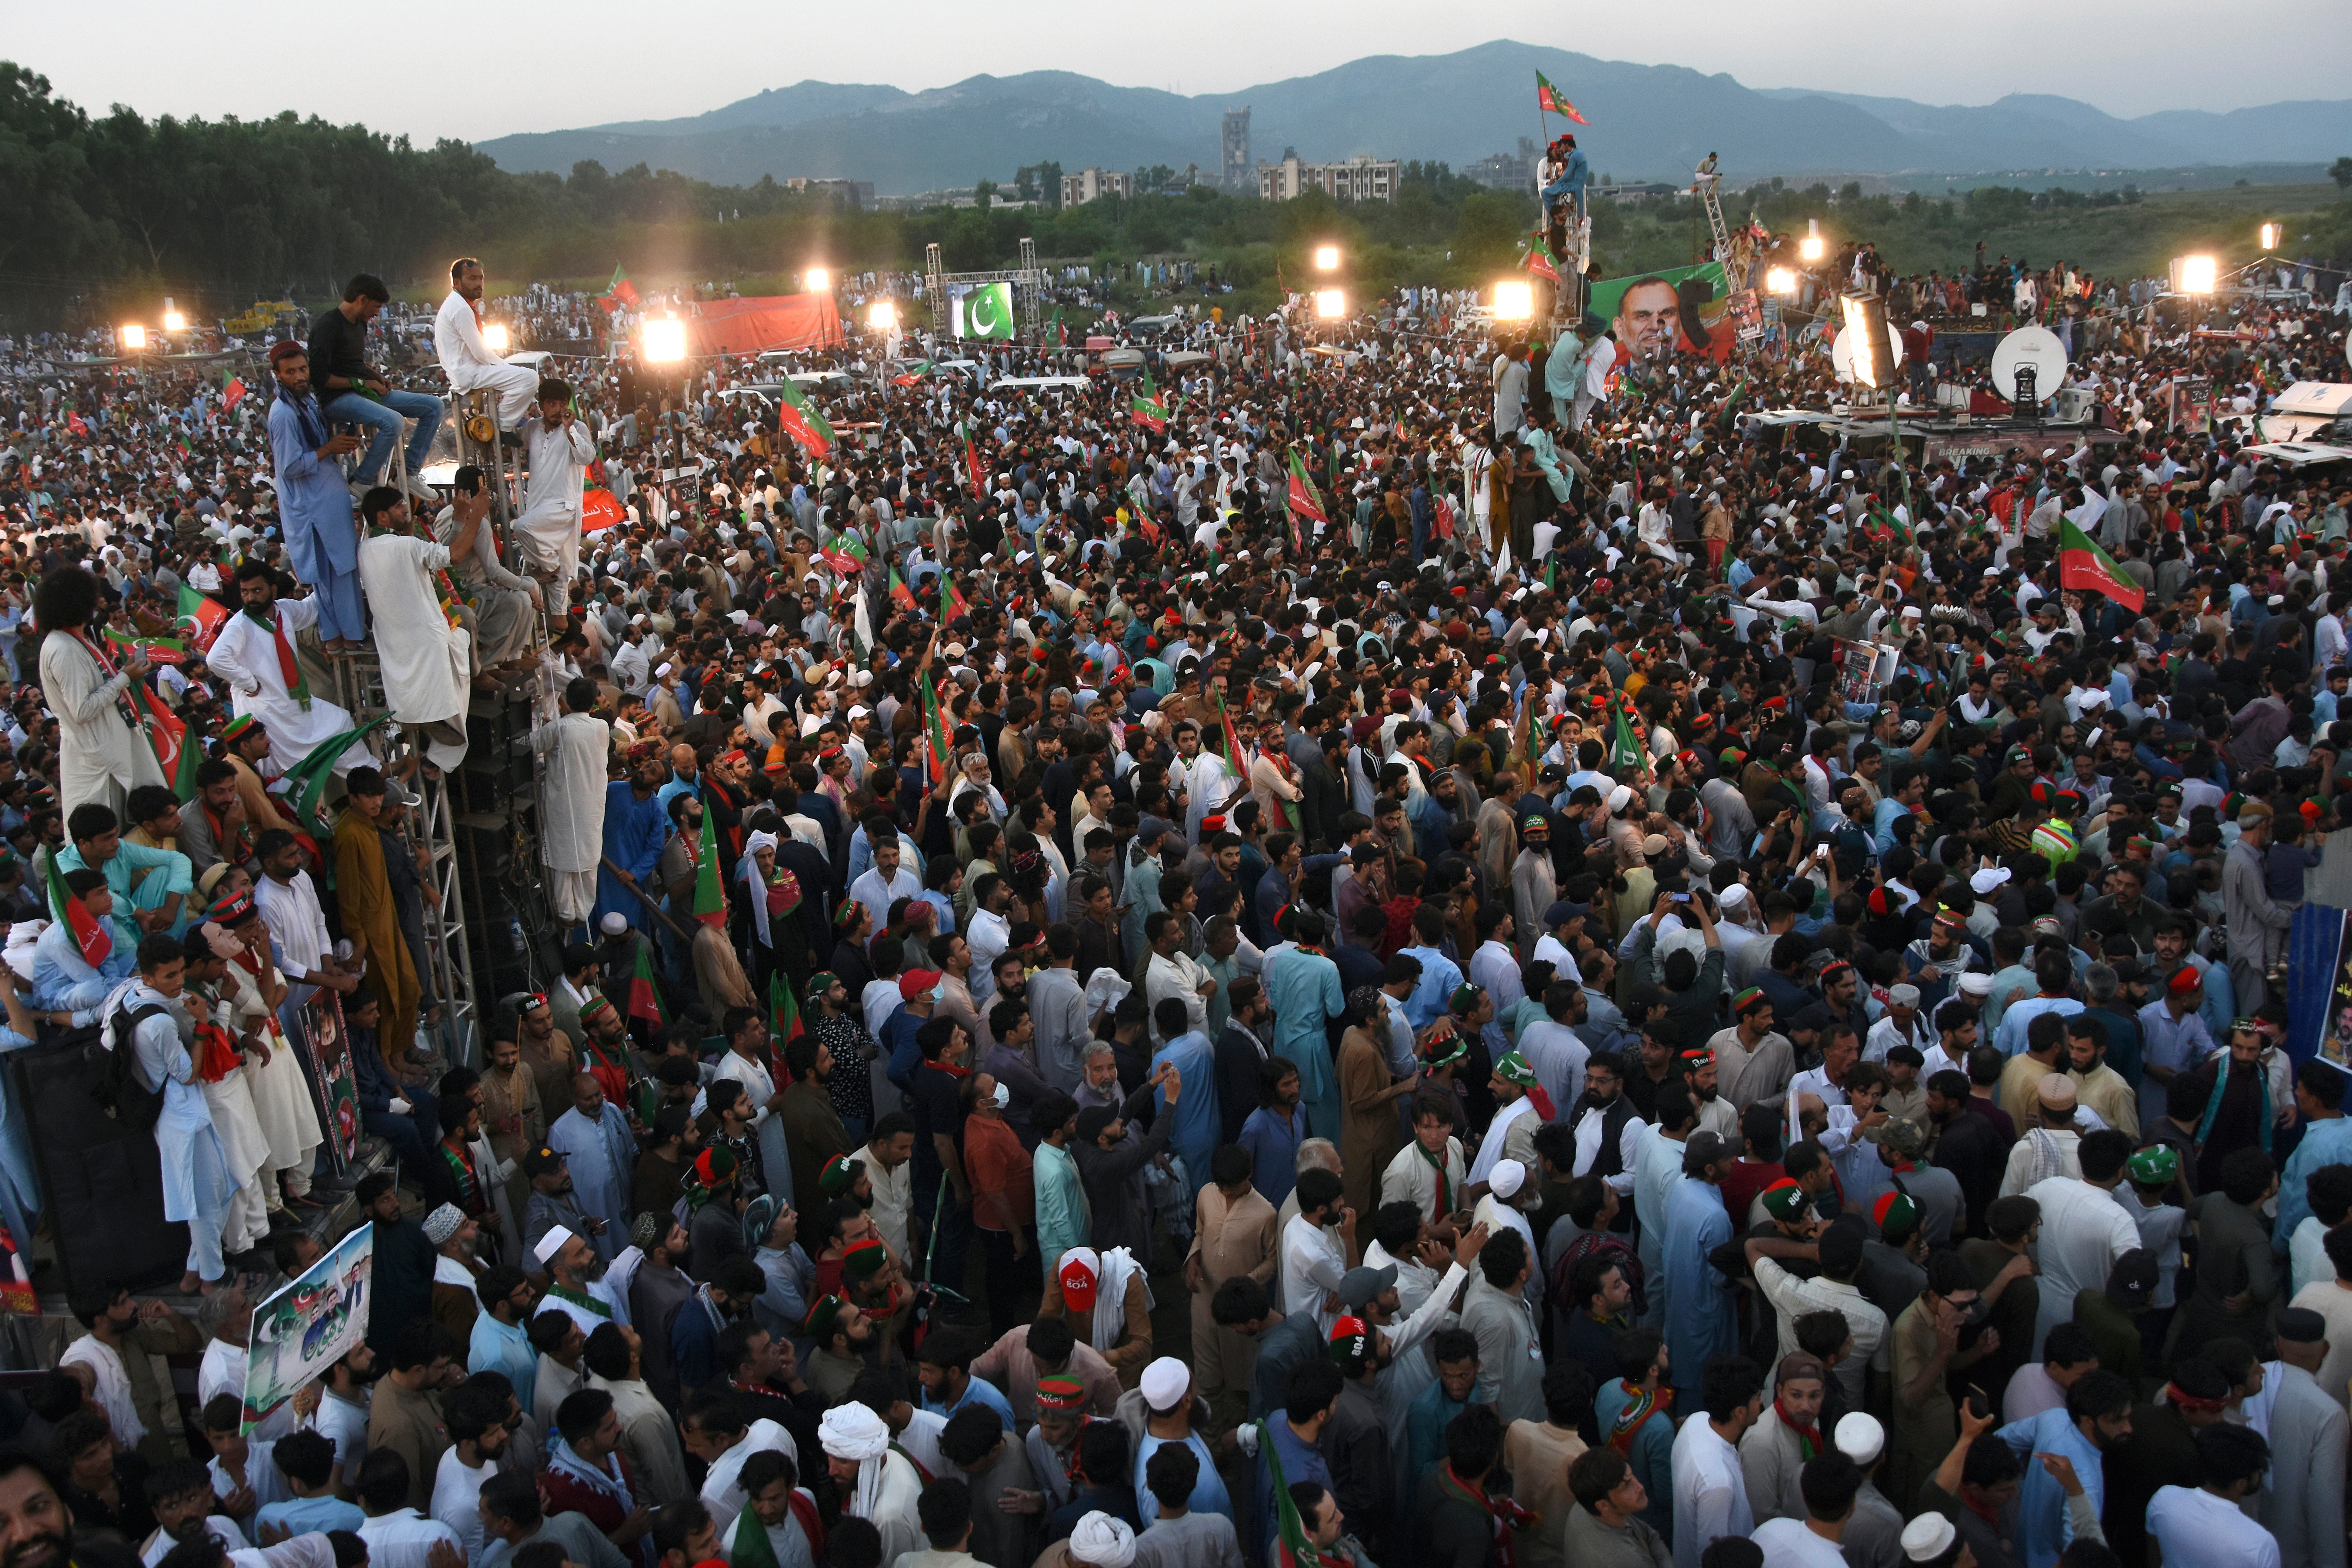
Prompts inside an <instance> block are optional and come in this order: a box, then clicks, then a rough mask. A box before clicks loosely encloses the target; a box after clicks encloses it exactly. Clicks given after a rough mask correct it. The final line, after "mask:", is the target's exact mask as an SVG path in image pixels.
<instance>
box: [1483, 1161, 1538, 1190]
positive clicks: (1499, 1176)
mask: <svg viewBox="0 0 2352 1568" xmlns="http://www.w3.org/2000/svg"><path fill="white" fill-rule="evenodd" d="M1527 1184H1528V1168H1527V1166H1525V1165H1523V1164H1521V1163H1519V1162H1518V1161H1517V1160H1497V1161H1496V1162H1495V1169H1494V1172H1493V1173H1491V1174H1490V1175H1488V1176H1487V1178H1486V1185H1487V1187H1488V1188H1489V1189H1490V1190H1492V1191H1493V1193H1494V1194H1495V1195H1496V1197H1498V1198H1508V1197H1516V1196H1517V1195H1518V1191H1519V1189H1520V1188H1521V1187H1524V1186H1526V1185H1527Z"/></svg>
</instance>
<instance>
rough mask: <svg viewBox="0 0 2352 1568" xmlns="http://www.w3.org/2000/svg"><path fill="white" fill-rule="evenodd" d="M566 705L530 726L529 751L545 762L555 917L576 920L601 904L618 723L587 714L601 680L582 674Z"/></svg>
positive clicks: (545, 839) (544, 842)
mask: <svg viewBox="0 0 2352 1568" xmlns="http://www.w3.org/2000/svg"><path fill="white" fill-rule="evenodd" d="M595 705H596V684H595V682H593V681H592V680H589V679H586V678H584V677H583V678H582V679H578V680H574V681H572V682H571V683H570V684H569V685H567V686H565V688H564V689H563V695H562V708H563V711H562V713H561V714H559V715H558V716H557V717H556V718H555V720H554V721H552V722H550V723H546V724H538V725H534V726H532V728H531V731H530V749H531V751H532V752H533V753H534V754H536V755H537V756H538V758H539V765H540V773H539V776H540V811H541V830H540V851H541V857H542V858H544V859H545V860H546V862H547V892H548V900H549V902H550V903H551V904H552V905H553V906H554V908H555V918H556V919H557V920H559V921H562V922H563V923H564V924H565V925H578V924H580V923H581V922H582V921H585V920H586V919H587V918H588V915H589V911H590V910H593V909H594V908H595V905H596V868H597V862H598V861H599V859H600V858H602V857H603V855H604V795H605V785H606V784H607V783H608V782H609V781H610V778H611V774H610V773H609V771H608V769H607V767H606V765H605V758H606V757H607V756H608V755H609V754H610V753H611V752H612V748H613V726H612V725H610V724H608V723H606V722H605V721H604V720H602V719H599V718H597V717H596V715H595V714H594V713H593V712H591V711H589V710H590V709H592V708H593V707H594V706H595Z"/></svg>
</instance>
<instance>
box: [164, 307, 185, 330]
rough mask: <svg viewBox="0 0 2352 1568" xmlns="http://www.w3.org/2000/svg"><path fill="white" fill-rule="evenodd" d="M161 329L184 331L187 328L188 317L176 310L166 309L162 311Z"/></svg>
mask: <svg viewBox="0 0 2352 1568" xmlns="http://www.w3.org/2000/svg"><path fill="white" fill-rule="evenodd" d="M163 330H164V331H167V332H184V331H187V330H188V318H187V317H185V316H183V315H182V314H180V312H179V311H177V310H166V311H164V312H163Z"/></svg>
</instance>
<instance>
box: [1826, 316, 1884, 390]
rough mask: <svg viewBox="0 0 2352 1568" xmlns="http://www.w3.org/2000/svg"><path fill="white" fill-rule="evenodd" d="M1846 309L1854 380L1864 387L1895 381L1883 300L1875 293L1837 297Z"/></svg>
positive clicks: (1846, 334) (1848, 341) (1847, 340)
mask: <svg viewBox="0 0 2352 1568" xmlns="http://www.w3.org/2000/svg"><path fill="white" fill-rule="evenodd" d="M1839 303H1840V304H1841V305H1842V306H1843V307H1844V310H1845V341H1846V342H1847V343H1848V344H1849V345H1850V346H1849V348H1848V350H1847V353H1850V354H1851V355H1852V356H1853V378H1854V380H1856V381H1858V382H1860V383H1862V384H1863V385H1864V386H1868V387H1874V388H1875V387H1883V386H1885V385H1887V384H1890V383H1891V382H1892V381H1893V380H1894V379H1895V365H1894V363H1893V360H1892V357H1891V355H1890V354H1889V353H1888V348H1889V344H1888V343H1887V341H1886V301H1885V299H1884V298H1882V297H1881V296H1879V295H1876V294H1845V295H1841V296H1840V297H1839Z"/></svg>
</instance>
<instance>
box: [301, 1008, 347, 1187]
mask: <svg viewBox="0 0 2352 1568" xmlns="http://www.w3.org/2000/svg"><path fill="white" fill-rule="evenodd" d="M295 1025H296V1028H297V1032H298V1033H299V1035H300V1037H301V1041H302V1051H303V1055H304V1056H305V1058H307V1059H308V1061H309V1063H310V1081H311V1082H312V1083H313V1084H315V1085H317V1086H318V1096H319V1125H320V1127H321V1128H323V1129H324V1130H325V1131H326V1134H327V1137H326V1143H327V1150H328V1153H329V1157H330V1158H331V1159H332V1160H333V1161H334V1163H335V1169H336V1171H337V1172H338V1173H341V1172H343V1171H348V1170H350V1169H351V1168H352V1163H353V1162H355V1161H356V1160H358V1159H359V1157H360V1078H359V1070H358V1069H357V1068H354V1067H353V1066H352V1043H351V1037H350V1036H349V1034H348V1033H347V1030H346V1026H345V1025H344V1023H343V998H342V994H341V992H339V991H336V990H333V989H332V988H331V987H329V986H324V985H321V986H320V987H319V989H318V990H317V991H316V992H314V993H313V994H311V997H310V1000H309V1001H308V1002H305V1003H303V1004H302V1005H301V1008H300V1009H299V1012H298V1013H297V1014H296V1016H295Z"/></svg>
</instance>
